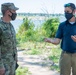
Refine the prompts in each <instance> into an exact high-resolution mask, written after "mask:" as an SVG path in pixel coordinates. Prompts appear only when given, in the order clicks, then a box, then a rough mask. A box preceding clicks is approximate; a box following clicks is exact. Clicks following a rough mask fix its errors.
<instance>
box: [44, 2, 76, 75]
mask: <svg viewBox="0 0 76 75" xmlns="http://www.w3.org/2000/svg"><path fill="white" fill-rule="evenodd" d="M75 11H76V7H75V5H74V4H73V3H68V4H65V5H64V13H65V18H66V19H67V20H66V21H64V22H62V23H60V25H59V27H58V30H57V33H56V37H55V38H54V39H51V38H45V42H49V43H52V44H56V45H57V44H59V43H60V40H61V49H62V53H61V57H60V75H70V74H71V72H72V75H76V18H75Z"/></svg>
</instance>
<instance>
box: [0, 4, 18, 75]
mask: <svg viewBox="0 0 76 75" xmlns="http://www.w3.org/2000/svg"><path fill="white" fill-rule="evenodd" d="M3 10H4V11H5V10H15V11H16V10H18V8H17V7H15V5H14V4H13V3H4V4H2V5H1V11H3ZM16 62H17V49H16V33H15V30H14V28H13V25H12V24H11V23H10V22H9V23H6V22H4V21H3V20H2V19H1V20H0V68H5V75H15V68H16Z"/></svg>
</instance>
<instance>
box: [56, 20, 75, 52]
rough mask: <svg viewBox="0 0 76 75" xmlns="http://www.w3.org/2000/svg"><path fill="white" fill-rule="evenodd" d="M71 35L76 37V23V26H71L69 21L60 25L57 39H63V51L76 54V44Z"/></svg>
mask: <svg viewBox="0 0 76 75" xmlns="http://www.w3.org/2000/svg"><path fill="white" fill-rule="evenodd" d="M71 35H76V22H75V23H74V24H70V23H69V22H68V21H65V22H62V23H60V25H59V27H58V30H57V33H56V38H59V39H62V41H61V48H62V50H63V51H66V52H70V53H76V42H74V41H73V40H72V39H71Z"/></svg>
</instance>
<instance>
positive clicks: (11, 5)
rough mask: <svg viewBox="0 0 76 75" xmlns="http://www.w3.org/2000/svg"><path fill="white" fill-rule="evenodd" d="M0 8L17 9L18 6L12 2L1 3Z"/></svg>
mask: <svg viewBox="0 0 76 75" xmlns="http://www.w3.org/2000/svg"><path fill="white" fill-rule="evenodd" d="M1 9H10V10H18V9H19V8H17V7H15V5H14V4H13V3H3V4H2V5H1Z"/></svg>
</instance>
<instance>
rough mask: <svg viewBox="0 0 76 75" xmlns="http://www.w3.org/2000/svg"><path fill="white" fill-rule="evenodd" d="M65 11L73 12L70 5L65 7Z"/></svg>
mask: <svg viewBox="0 0 76 75" xmlns="http://www.w3.org/2000/svg"><path fill="white" fill-rule="evenodd" d="M64 12H65V13H72V9H71V8H70V7H65V9H64Z"/></svg>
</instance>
